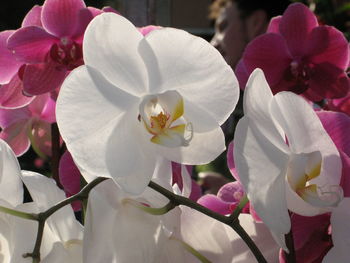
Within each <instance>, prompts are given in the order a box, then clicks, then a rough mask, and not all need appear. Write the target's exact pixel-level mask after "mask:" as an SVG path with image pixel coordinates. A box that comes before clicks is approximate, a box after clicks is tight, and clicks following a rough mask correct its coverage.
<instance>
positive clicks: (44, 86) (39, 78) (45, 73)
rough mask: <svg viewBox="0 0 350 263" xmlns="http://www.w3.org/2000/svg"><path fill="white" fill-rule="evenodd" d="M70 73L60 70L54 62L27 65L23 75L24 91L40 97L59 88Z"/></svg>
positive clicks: (63, 69)
mask: <svg viewBox="0 0 350 263" xmlns="http://www.w3.org/2000/svg"><path fill="white" fill-rule="evenodd" d="M67 75H68V72H67V70H66V69H65V68H58V67H57V64H56V63H55V62H53V61H50V62H48V63H40V64H31V65H27V66H26V67H25V70H24V74H23V89H24V92H25V93H26V94H30V95H40V94H43V93H46V92H49V91H52V90H55V89H57V88H59V87H60V86H61V84H62V82H63V81H64V79H65V77H66V76H67Z"/></svg>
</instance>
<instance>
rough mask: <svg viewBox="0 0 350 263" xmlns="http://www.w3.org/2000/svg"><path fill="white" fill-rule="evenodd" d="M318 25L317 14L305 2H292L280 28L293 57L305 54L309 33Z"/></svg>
mask: <svg viewBox="0 0 350 263" xmlns="http://www.w3.org/2000/svg"><path fill="white" fill-rule="evenodd" d="M316 26H318V22H317V18H316V16H315V15H314V14H313V13H312V12H311V11H310V10H309V8H308V7H307V6H305V5H303V4H300V3H295V4H291V5H290V6H289V7H288V8H287V10H286V11H285V12H284V14H283V17H282V20H281V22H280V27H279V30H280V33H281V34H282V35H283V36H284V37H285V39H286V41H287V46H288V48H289V50H290V51H291V54H292V55H293V57H299V56H303V55H304V53H305V47H306V44H307V40H308V37H309V34H310V32H311V30H312V29H313V28H314V27H316Z"/></svg>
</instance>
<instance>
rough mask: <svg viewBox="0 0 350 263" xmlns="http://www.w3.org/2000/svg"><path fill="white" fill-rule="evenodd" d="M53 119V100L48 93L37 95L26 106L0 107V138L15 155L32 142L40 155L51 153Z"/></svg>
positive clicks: (27, 147)
mask: <svg viewBox="0 0 350 263" xmlns="http://www.w3.org/2000/svg"><path fill="white" fill-rule="evenodd" d="M55 121H56V119H55V102H54V101H53V100H52V99H51V97H50V96H49V94H44V95H40V96H37V97H36V98H35V99H34V100H33V101H32V102H31V103H30V104H29V105H28V106H25V107H22V108H18V109H0V127H1V129H2V131H1V132H0V138H1V139H3V140H4V141H6V142H7V143H8V144H9V145H10V146H11V148H12V150H13V151H14V152H15V154H16V155H17V156H20V155H22V154H24V153H25V152H26V151H27V150H28V149H29V147H30V144H32V146H33V148H34V150H35V151H36V152H37V153H38V154H39V156H41V157H45V156H50V155H51V123H54V122H55Z"/></svg>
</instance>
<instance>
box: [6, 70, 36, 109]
mask: <svg viewBox="0 0 350 263" xmlns="http://www.w3.org/2000/svg"><path fill="white" fill-rule="evenodd" d="M33 99H34V97H28V96H25V95H24V94H23V82H22V80H20V79H19V77H18V74H15V75H14V77H13V78H12V79H11V81H10V82H9V83H8V84H5V85H2V86H1V87H0V108H5V109H15V108H21V107H23V106H26V105H28V104H29V103H30V102H31V101H32V100H33Z"/></svg>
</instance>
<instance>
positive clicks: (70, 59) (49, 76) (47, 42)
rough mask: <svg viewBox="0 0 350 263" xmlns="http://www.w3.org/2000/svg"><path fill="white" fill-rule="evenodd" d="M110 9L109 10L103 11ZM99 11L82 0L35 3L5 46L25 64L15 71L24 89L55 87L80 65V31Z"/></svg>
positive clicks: (34, 90) (32, 92)
mask: <svg viewBox="0 0 350 263" xmlns="http://www.w3.org/2000/svg"><path fill="white" fill-rule="evenodd" d="M107 11H110V10H107ZM102 12H103V11H101V10H98V9H96V8H88V7H86V6H85V3H84V1H83V0H46V1H45V3H44V5H43V6H42V7H40V6H35V7H34V8H33V9H32V10H31V11H30V14H28V15H27V16H26V18H25V20H24V21H23V24H22V28H20V29H18V30H17V31H16V32H15V33H13V34H12V35H11V37H9V39H8V42H7V47H8V48H9V49H10V50H12V51H13V52H14V53H15V55H16V57H17V58H18V59H19V60H20V61H21V62H22V63H23V64H25V65H24V66H23V68H22V70H21V72H20V74H19V77H20V78H21V79H22V80H23V89H24V92H25V93H26V94H28V95H39V94H43V93H46V92H49V91H53V90H55V89H57V88H59V87H60V86H61V84H62V82H63V80H64V79H65V77H66V76H67V75H68V73H69V72H70V71H71V70H72V69H74V68H76V67H77V66H79V65H82V64H83V54H82V40H83V34H84V31H85V29H86V27H87V25H88V24H89V22H90V21H91V20H92V19H93V18H94V16H96V15H98V14H100V13H102Z"/></svg>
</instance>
